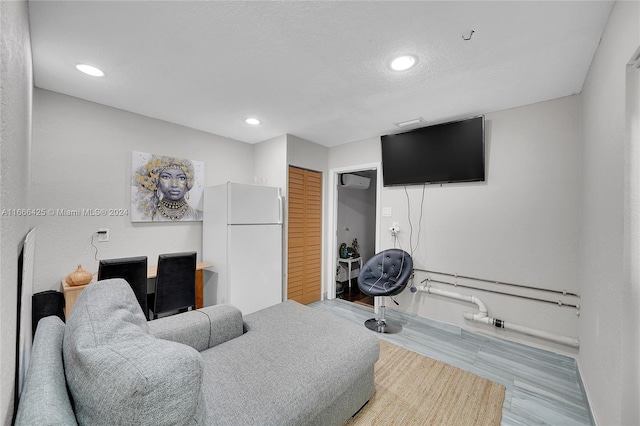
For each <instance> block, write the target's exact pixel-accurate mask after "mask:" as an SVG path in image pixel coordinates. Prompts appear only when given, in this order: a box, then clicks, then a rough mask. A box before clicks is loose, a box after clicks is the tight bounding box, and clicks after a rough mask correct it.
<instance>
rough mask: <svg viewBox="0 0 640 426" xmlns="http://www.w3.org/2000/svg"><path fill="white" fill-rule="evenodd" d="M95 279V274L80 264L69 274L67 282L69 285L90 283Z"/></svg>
mask: <svg viewBox="0 0 640 426" xmlns="http://www.w3.org/2000/svg"><path fill="white" fill-rule="evenodd" d="M92 279H93V274H92V273H91V272H89V271H86V270H84V269H82V265H78V269H76V270H75V271H73V272H72V273H70V274H69V275H67V278H66V279H65V282H66V283H67V284H69V285H85V284H89V283H90V282H91V280H92Z"/></svg>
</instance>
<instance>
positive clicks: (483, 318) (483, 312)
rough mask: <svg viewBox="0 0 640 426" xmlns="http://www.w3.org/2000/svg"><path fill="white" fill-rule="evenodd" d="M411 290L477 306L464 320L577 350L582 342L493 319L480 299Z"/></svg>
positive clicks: (435, 290) (423, 288)
mask: <svg viewBox="0 0 640 426" xmlns="http://www.w3.org/2000/svg"><path fill="white" fill-rule="evenodd" d="M414 289H415V290H414ZM411 290H412V292H415V291H418V290H419V291H422V292H425V293H430V294H437V295H439V296H444V297H449V298H451V299H457V300H462V301H463V302H468V303H473V304H475V305H476V306H477V307H478V313H477V314H474V313H471V312H464V313H463V316H464V318H465V319H468V320H470V321H475V322H481V323H484V324H487V325H493V326H495V327H497V328H504V329H506V330H512V331H517V332H519V333H523V334H527V335H529V336H533V337H539V338H541V339H545V340H550V341H552V342H556V343H561V344H563V345H567V346H572V347H575V348H579V347H580V341H579V340H578V339H575V338H573V337H566V336H561V335H558V334H554V333H548V332H546V331H542V330H536V329H534V328H530V327H525V326H522V325H518V324H512V323H509V322H505V321H503V320H500V319H497V318H492V317H490V316H489V311H488V310H487V307H486V305H485V304H484V303H483V302H482V300H480V299H478V298H477V297H475V296H467V295H464V294H459V293H454V292H451V291H446V290H440V289H438V288H433V287H430V286H427V285H424V286H421V287H412V289H411Z"/></svg>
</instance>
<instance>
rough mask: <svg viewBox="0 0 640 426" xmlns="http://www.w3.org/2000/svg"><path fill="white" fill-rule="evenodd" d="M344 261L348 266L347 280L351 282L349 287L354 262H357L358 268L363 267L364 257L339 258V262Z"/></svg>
mask: <svg viewBox="0 0 640 426" xmlns="http://www.w3.org/2000/svg"><path fill="white" fill-rule="evenodd" d="M340 263H343V264H345V265H346V267H347V271H348V272H347V281H348V282H349V287H351V270H352V269H353V264H354V263H357V264H358V265H357V269H358V270H360V269H362V257H361V256H358V257H348V258H346V259H343V258H341V257H339V258H338V264H340Z"/></svg>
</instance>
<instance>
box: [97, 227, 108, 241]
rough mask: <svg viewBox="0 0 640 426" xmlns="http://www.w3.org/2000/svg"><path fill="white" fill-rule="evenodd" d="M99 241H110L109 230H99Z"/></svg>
mask: <svg viewBox="0 0 640 426" xmlns="http://www.w3.org/2000/svg"><path fill="white" fill-rule="evenodd" d="M98 241H99V242H105V241H109V228H100V229H98Z"/></svg>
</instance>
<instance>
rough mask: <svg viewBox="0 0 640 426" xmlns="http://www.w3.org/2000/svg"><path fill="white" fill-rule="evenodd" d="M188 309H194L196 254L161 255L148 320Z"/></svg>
mask: <svg viewBox="0 0 640 426" xmlns="http://www.w3.org/2000/svg"><path fill="white" fill-rule="evenodd" d="M189 308H191V309H195V308H196V252H195V251H193V252H184V253H167V254H161V255H160V256H158V273H157V275H156V286H155V295H154V297H153V304H152V305H151V306H150V309H151V311H152V313H153V315H152V317H150V319H156V318H158V315H159V314H164V313H168V312H174V313H177V312H181V311H186V310H188V309H189Z"/></svg>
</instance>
